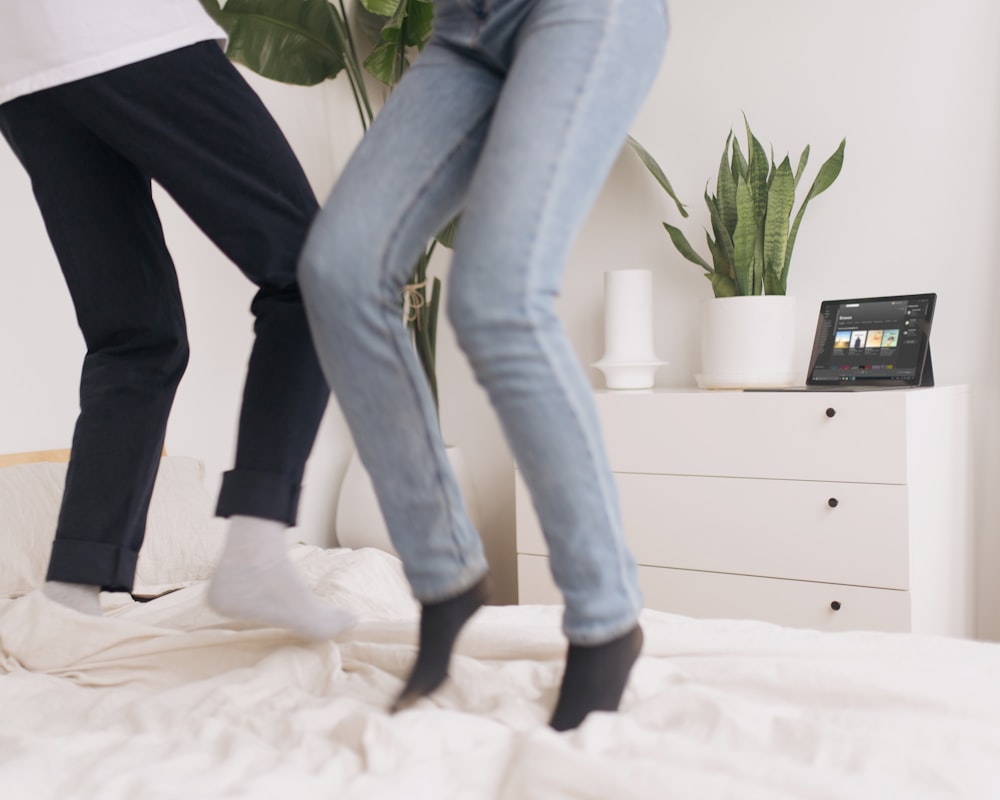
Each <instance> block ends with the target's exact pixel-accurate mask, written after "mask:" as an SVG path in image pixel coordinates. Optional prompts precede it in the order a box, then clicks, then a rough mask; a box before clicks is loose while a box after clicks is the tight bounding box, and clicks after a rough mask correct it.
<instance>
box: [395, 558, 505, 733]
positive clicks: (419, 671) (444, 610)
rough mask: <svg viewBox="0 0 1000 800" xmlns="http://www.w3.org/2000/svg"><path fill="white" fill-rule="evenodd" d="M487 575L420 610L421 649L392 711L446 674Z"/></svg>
mask: <svg viewBox="0 0 1000 800" xmlns="http://www.w3.org/2000/svg"><path fill="white" fill-rule="evenodd" d="M489 590H490V585H489V578H488V577H486V578H483V579H482V580H481V581H480V582H479V583H477V584H476V585H475V586H473V587H472V588H471V589H466V590H465V591H464V592H462V593H461V594H459V595H456V596H455V597H451V598H449V599H447V600H441V601H439V602H437V603H427V604H426V605H424V606H423V607H422V608H421V611H420V649H419V650H418V652H417V661H416V663H415V664H414V665H413V669H412V670H411V671H410V677H409V678H407V681H406V686H405V688H404V689H403V691H402V692H400V694H399V697H397V698H396V700H395V702H394V703H393V704H392V708H391V711H392V712H393V713H395V712H397V711H402V710H403V709H404V708H409V707H410V706H412V705H413V704H414V703H415V702H417V700H419V699H420V698H421V697H426V696H427V695H429V694H430V693H431V692H433V691H434V690H435V689H437V688H438V687H439V686H440V685H441V684H442V683H444V680H445V678H447V677H448V663H449V662H450V661H451V650H452V648H453V647H454V645H455V640H456V639H457V638H458V634H459V631H461V630H462V626H463V625H465V623H466V622H468V621H469V618H470V617H471V616H472V615H473V614H475V613H476V611H477V610H478V609H479V607H480V606H482V605H483V604H484V603H485V602H486V598H487V597H488V596H489Z"/></svg>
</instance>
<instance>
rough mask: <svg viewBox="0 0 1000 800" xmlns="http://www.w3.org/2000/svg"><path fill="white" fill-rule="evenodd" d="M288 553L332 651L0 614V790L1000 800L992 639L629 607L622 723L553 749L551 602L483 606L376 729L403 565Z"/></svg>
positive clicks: (404, 598)
mask: <svg viewBox="0 0 1000 800" xmlns="http://www.w3.org/2000/svg"><path fill="white" fill-rule="evenodd" d="M294 555H295V558H296V560H297V563H298V564H299V565H300V567H301V568H302V569H303V571H304V573H305V574H306V575H307V577H308V579H309V581H310V583H311V585H312V586H313V587H314V588H315V589H316V591H317V592H319V593H320V594H321V595H323V596H325V597H327V598H329V599H330V600H331V601H332V602H335V603H338V604H342V605H344V606H346V607H349V608H352V609H354V610H355V611H356V612H358V614H359V615H360V616H361V619H362V621H361V624H360V625H359V626H358V627H357V628H356V629H354V630H353V631H351V632H350V633H348V634H346V635H345V636H343V637H342V639H341V640H340V641H339V642H336V643H306V642H303V641H301V640H298V639H295V638H293V637H291V636H289V635H286V634H284V633H282V632H279V631H276V630H269V629H251V628H244V629H239V628H237V627H234V626H233V625H232V624H231V623H229V622H227V621H225V620H223V619H221V618H219V617H217V616H216V615H214V614H213V613H212V612H211V611H210V610H209V609H208V608H207V607H206V606H205V604H204V589H203V587H202V586H195V587H191V588H186V589H182V590H180V591H177V592H175V593H173V594H170V595H166V596H164V597H161V598H159V599H157V600H154V601H151V602H148V603H132V602H131V601H128V600H127V598H125V599H122V600H120V603H119V607H117V608H114V609H111V610H109V612H108V616H107V617H105V618H104V619H89V618H85V617H83V616H81V615H78V614H75V613H73V612H71V611H68V610H66V609H63V608H61V607H59V606H57V605H55V604H53V603H51V602H49V601H48V600H46V599H45V598H44V597H43V596H42V595H41V594H39V593H37V592H36V593H32V594H30V595H28V596H26V597H23V598H21V599H18V600H7V601H2V602H0V796H2V797H3V798H5V800H47V799H48V798H53V800H73V799H74V798H101V800H118V799H119V798H120V799H121V800H126V799H127V800H138V799H141V800H158V799H159V798H171V799H172V800H174V799H177V798H183V799H184V800H196V799H200V798H241V799H246V800H255V799H256V798H294V799H295V800H309V798H322V799H323V800H328V799H329V798H350V799H354V798H359V799H361V798H363V799H364V800H372V799H373V798H386V799H387V800H388V799H389V798H392V799H393V800H398V799H399V798H407V799H410V798H428V799H431V798H433V800H445V798H463V799H464V798H468V799H469V800H480V799H482V800H486V799H488V798H503V800H522V799H523V798H546V799H548V798H595V799H597V798H600V800H612V799H614V800H618V799H620V798H621V799H628V798H637V799H638V798H642V799H643V800H645V799H646V798H693V799H694V798H696V799H697V800H711V799H712V798H734V799H735V798H738V799H739V800H753V799H754V798H788V800H812V799H813V798H816V799H817V800H826V799H828V798H829V800H834V798H837V799H839V798H844V800H859V799H861V798H879V800H885V799H886V798H892V799H895V798H906V799H907V800H920V799H921V798H928V799H930V798H933V799H935V800H937V799H938V798H983V799H984V800H986V798H989V799H990V800H996V798H1000V645H993V644H987V643H982V642H970V641H961V640H952V639H943V638H932V637H916V636H906V635H898V634H896V635H889V634H873V633H856V634H821V633H815V632H810V631H800V630H792V629H786V628H780V627H777V626H772V625H767V624H763V623H753V622H733V621H728V622H727V621H698V620H692V619H687V618H684V617H678V616H673V615H669V614H663V613H657V612H648V611H647V612H645V613H644V616H643V625H644V629H645V632H646V645H645V648H644V651H643V657H642V658H641V659H640V661H639V663H638V664H637V666H636V669H635V671H634V672H633V676H632V680H631V682H630V684H629V688H628V689H627V691H626V695H625V697H624V700H623V704H622V712H621V713H619V714H592V715H591V716H590V717H589V718H588V719H587V721H586V722H585V723H584V725H583V726H581V727H580V728H579V729H578V730H576V731H573V732H570V733H566V734H556V733H554V732H553V731H551V730H550V729H549V728H548V727H547V726H546V724H545V722H546V720H547V717H548V714H549V711H550V709H551V707H552V705H553V703H554V700H555V692H556V688H557V686H558V682H559V677H560V670H561V665H562V657H563V651H564V646H565V645H564V641H563V639H562V638H561V635H560V633H559V617H560V609H558V608H556V607H547V606H521V607H489V608H486V609H483V610H482V611H481V612H480V613H479V614H478V615H477V616H476V617H475V618H474V619H473V621H472V622H471V623H470V624H469V626H468V627H467V628H466V630H465V631H464V632H463V635H462V637H461V638H460V640H459V644H458V648H457V654H456V657H455V659H454V661H453V668H452V676H453V677H452V680H451V681H450V682H449V683H448V684H447V685H446V686H445V687H444V688H442V690H440V691H439V692H438V693H437V694H436V695H435V696H434V697H433V698H432V699H428V700H424V701H421V703H419V704H418V705H417V706H416V707H415V708H413V709H411V710H408V711H406V712H402V713H400V714H397V715H395V716H392V715H389V714H387V713H386V712H385V711H384V709H385V707H386V705H387V704H388V702H389V701H390V699H391V698H392V697H393V696H394V695H395V693H396V692H397V691H398V689H399V688H400V686H401V680H402V677H403V676H404V675H405V673H406V670H407V668H408V665H409V663H410V661H411V659H412V658H413V655H414V649H415V637H416V621H417V613H416V612H417V609H416V606H415V604H414V603H413V601H412V599H411V598H410V596H409V592H408V589H407V586H406V583H405V581H404V579H403V577H402V574H401V571H400V569H399V562H398V561H397V560H396V559H395V558H393V557H391V556H389V555H386V554H384V553H381V552H379V551H376V550H358V551H347V550H320V549H317V548H311V547H301V548H298V549H296V550H295V551H294Z"/></svg>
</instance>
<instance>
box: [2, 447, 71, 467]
mask: <svg viewBox="0 0 1000 800" xmlns="http://www.w3.org/2000/svg"><path fill="white" fill-rule="evenodd" d="M63 461H69V450H33V451H32V452H30V453H6V454H4V453H0V469H2V468H3V467H15V466H17V465H18V464H40V463H42V462H63Z"/></svg>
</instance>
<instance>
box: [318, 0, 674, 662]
mask: <svg viewBox="0 0 1000 800" xmlns="http://www.w3.org/2000/svg"><path fill="white" fill-rule="evenodd" d="M435 12H436V17H435V31H434V35H433V37H432V39H431V41H430V42H429V43H428V45H427V47H426V48H425V50H424V52H423V53H422V54H421V55H420V56H419V57H418V58H417V59H416V61H415V63H414V65H413V66H412V68H411V69H410V70H409V71H408V72H407V74H406V75H405V77H404V78H403V80H402V81H401V82H400V84H399V86H398V87H397V88H396V90H395V91H394V92H393V93H392V95H391V96H390V98H389V100H388V102H387V104H386V106H385V108H384V109H383V110H382V112H381V113H380V114H379V115H378V117H377V119H376V121H375V123H374V125H373V126H372V127H371V129H370V130H369V132H368V133H367V135H366V136H365V137H364V139H363V141H362V142H361V144H360V146H359V147H358V149H357V151H356V152H355V153H354V155H353V156H352V158H351V159H350V161H349V163H348V164H347V166H346V167H345V169H344V172H343V175H342V176H341V178H340V180H339V181H338V183H337V186H336V187H335V188H334V190H333V192H332V194H331V196H330V198H329V200H328V201H327V203H326V205H325V207H324V208H323V210H322V212H321V213H320V215H319V217H318V218H317V220H316V221H315V223H314V224H313V227H312V229H311V232H310V234H309V237H308V239H307V244H306V247H305V250H304V252H303V256H302V260H301V263H300V281H301V284H302V290H303V296H304V299H305V303H306V311H307V314H308V316H309V320H310V323H311V326H312V331H313V336H314V338H315V341H316V347H317V351H318V352H319V354H320V361H321V363H322V365H323V368H324V371H325V374H326V376H327V380H328V381H329V382H330V384H331V386H332V388H333V389H334V391H335V393H336V394H337V397H338V400H339V402H340V405H341V408H342V410H343V413H344V416H345V418H346V420H347V423H348V425H349V427H350V429H351V432H352V434H353V436H354V439H355V442H356V445H357V448H358V454H359V456H360V458H361V460H362V463H364V465H365V466H366V468H367V469H368V472H369V474H370V475H371V477H372V482H373V484H374V486H375V491H376V494H377V495H378V498H379V502H380V505H381V508H382V511H383V514H384V516H385V520H386V524H387V526H388V529H389V532H390V536H391V537H392V541H393V544H394V545H395V547H396V549H397V550H398V552H399V554H400V556H401V558H402V560H403V564H404V568H405V570H406V574H407V577H408V579H409V581H410V583H411V586H412V587H413V591H414V594H415V596H416V597H417V599H419V600H420V601H422V602H424V603H427V602H433V601H435V600H440V599H443V598H446V597H449V596H452V595H454V594H457V593H458V592H460V591H462V590H464V589H466V588H468V587H470V586H471V585H473V584H474V583H475V582H477V581H478V580H479V579H480V578H481V577H482V576H483V575H484V574H485V572H486V570H487V566H486V561H485V558H484V555H483V549H482V545H481V542H480V540H479V537H478V535H477V533H476V531H475V530H474V528H473V526H472V524H471V523H470V521H469V518H468V516H467V514H466V510H465V508H464V506H463V501H462V497H461V495H460V493H459V491H458V488H457V484H456V481H455V478H454V476H453V475H452V473H451V470H450V467H449V464H448V460H447V458H446V455H445V449H444V446H443V443H442V439H441V435H440V432H439V428H438V422H437V415H436V411H435V407H434V403H433V399H432V397H431V394H430V392H429V391H428V387H427V383H426V380H425V378H424V375H423V373H422V371H421V367H420V364H419V362H418V360H417V358H416V356H415V354H414V350H413V347H412V345H411V342H410V339H409V336H408V333H407V331H406V329H405V326H404V324H403V322H402V319H401V311H400V295H401V291H402V289H403V286H404V285H405V284H406V282H407V279H408V277H409V275H410V273H411V270H412V267H413V265H414V263H415V261H416V259H417V257H418V255H419V254H420V252H421V250H422V248H423V247H424V245H425V244H426V242H427V241H428V240H429V239H430V237H432V236H433V235H434V234H435V233H436V232H437V231H438V230H440V229H441V228H442V227H443V226H444V225H445V224H446V223H447V222H448V220H449V219H451V218H452V217H453V216H454V215H455V214H456V213H458V212H459V211H461V212H462V218H461V223H460V225H459V230H458V235H457V238H456V241H455V251H454V259H453V262H452V266H451V270H450V275H449V278H448V291H447V298H448V300H447V311H448V316H449V319H450V321H451V323H452V325H453V327H454V330H455V333H456V336H457V338H458V342H459V345H460V347H461V348H462V350H463V351H464V353H465V354H466V356H467V357H468V358H469V360H470V363H471V365H472V368H473V371H474V373H475V376H476V379H477V380H478V382H479V383H480V384H481V385H482V386H483V387H484V389H485V390H486V392H487V394H488V395H489V398H490V401H491V403H492V405H493V407H494V409H495V411H496V413H497V414H498V416H499V418H500V421H501V424H502V426H503V430H504V433H505V435H506V437H507V440H508V442H509V444H510V447H511V450H512V451H513V454H514V457H515V459H516V461H517V464H518V467H519V469H520V470H521V472H522V474H523V476H524V478H525V482H526V484H527V486H528V488H529V490H530V492H531V496H532V499H533V502H534V506H535V509H536V512H537V514H538V517H539V520H540V522H541V525H542V529H543V530H544V533H545V537H546V541H547V543H548V547H549V551H550V555H551V566H552V572H553V577H554V578H555V581H556V584H557V585H558V586H559V588H560V590H561V591H562V593H563V596H564V598H565V604H566V613H565V617H564V621H563V629H564V631H565V633H566V635H567V637H568V639H569V640H570V641H571V642H573V643H575V644H599V643H602V642H605V641H608V640H610V639H613V638H615V637H616V636H618V635H620V634H622V633H624V632H626V631H627V630H629V629H630V628H631V627H632V626H633V625H634V624H635V621H636V618H637V616H638V612H639V609H640V608H641V604H642V599H641V595H640V593H639V590H638V587H637V583H636V575H635V563H634V561H633V559H632V557H631V555H630V554H629V551H628V548H627V546H626V544H625V540H624V535H623V531H622V525H621V519H620V513H619V508H618V498H617V490H616V488H615V484H614V480H613V477H612V475H611V472H610V469H609V467H608V464H607V459H606V456H605V451H604V445H603V441H602V435H601V431H600V427H599V424H598V420H597V416H596V411H595V408H594V404H593V399H592V395H591V388H590V385H589V382H588V381H587V379H586V375H585V373H584V372H583V369H582V368H581V366H580V364H579V362H578V360H577V358H576V356H575V354H574V352H573V349H572V347H571V345H570V343H569V342H568V340H567V339H566V337H565V335H564V332H563V330H562V327H561V324H560V321H559V319H558V316H557V314H556V312H555V310H554V300H555V298H556V295H557V294H558V290H559V283H560V279H561V275H562V271H563V267H564V263H565V261H566V259H567V256H568V253H569V250H570V247H571V245H572V243H573V241H574V238H575V236H576V234H577V232H578V230H579V228H580V226H581V225H582V223H583V221H584V218H585V217H586V215H587V213H588V211H589V209H590V208H591V206H592V204H593V201H594V199H595V197H596V195H597V193H598V191H599V189H600V187H601V185H602V183H603V182H604V180H605V178H606V176H607V174H608V172H609V170H610V168H611V166H612V164H613V163H614V161H615V158H616V157H617V155H618V153H619V152H620V151H621V148H622V145H623V143H624V140H625V137H626V134H627V131H628V128H629V125H630V124H631V122H632V120H633V117H634V115H635V114H636V113H637V111H638V110H639V108H640V106H641V104H642V102H643V100H644V98H645V96H646V94H647V92H648V90H649V88H650V86H651V84H652V82H653V80H654V78H655V76H656V74H657V71H658V68H659V65H660V62H661V58H662V54H663V49H664V45H665V42H666V38H667V30H668V24H667V13H666V6H665V0H438V2H437V3H436V4H435Z"/></svg>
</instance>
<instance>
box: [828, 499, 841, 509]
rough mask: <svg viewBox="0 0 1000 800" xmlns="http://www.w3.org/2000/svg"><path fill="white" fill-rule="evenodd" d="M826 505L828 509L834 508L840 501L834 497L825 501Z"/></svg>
mask: <svg viewBox="0 0 1000 800" xmlns="http://www.w3.org/2000/svg"><path fill="white" fill-rule="evenodd" d="M826 504H827V505H828V506H830V508H836V507H837V506H839V505H840V501H839V500H838V499H837V498H836V497H831V498H830V499H829V500H827V501H826Z"/></svg>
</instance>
